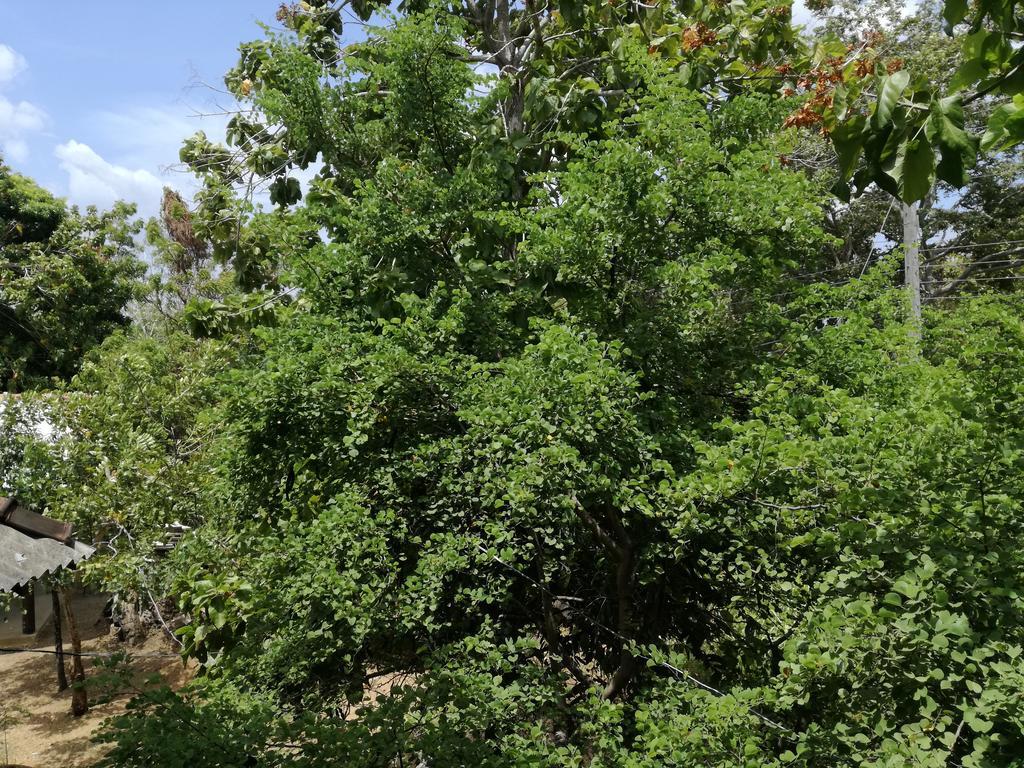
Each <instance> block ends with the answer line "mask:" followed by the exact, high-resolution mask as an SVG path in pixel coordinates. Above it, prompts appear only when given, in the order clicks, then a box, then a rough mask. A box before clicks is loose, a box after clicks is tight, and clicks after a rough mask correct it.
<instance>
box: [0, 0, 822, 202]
mask: <svg viewBox="0 0 1024 768" xmlns="http://www.w3.org/2000/svg"><path fill="white" fill-rule="evenodd" d="M279 5H280V0H205V2H204V1H200V0H178V2H175V3H166V2H154V0H130V1H129V0H50V2H46V3H43V2H24V0H21V1H20V2H19V1H17V0H0V153H2V154H3V155H4V157H5V160H6V162H7V163H8V164H9V165H11V166H12V167H14V168H15V170H17V171H20V172H22V173H25V174H27V175H29V176H31V177H33V178H34V179H36V180H37V181H38V182H39V183H41V184H42V185H44V186H45V187H47V188H48V189H50V190H51V191H53V192H55V193H56V194H58V195H61V196H64V197H67V198H68V199H69V200H70V201H71V202H72V203H77V204H79V205H87V204H97V205H101V206H105V205H109V204H110V203H112V202H113V201H114V200H115V199H119V198H120V199H127V200H133V201H135V202H137V203H138V204H139V206H140V212H141V213H142V214H143V215H150V214H152V213H154V212H155V211H156V209H157V204H158V200H159V198H160V194H161V189H162V187H163V186H164V185H165V184H166V185H170V186H173V187H175V188H178V189H181V190H182V191H184V192H186V193H188V192H189V191H190V190H191V189H192V188H194V187H193V182H192V180H191V178H190V177H189V176H187V175H185V174H183V173H182V172H180V171H179V170H175V169H173V168H171V167H170V166H173V165H174V164H175V163H176V162H177V158H178V148H179V147H180V145H181V142H182V139H184V138H185V137H187V136H189V135H191V134H192V133H194V132H195V131H196V130H200V129H202V130H205V131H206V132H207V133H208V134H209V135H211V137H218V138H219V137H220V135H221V134H222V132H223V126H224V123H225V122H226V118H224V117H222V116H221V117H206V118H200V117H197V115H198V114H199V113H204V112H206V113H209V112H214V111H217V110H218V109H223V108H224V107H225V106H230V101H225V97H224V96H223V95H222V94H218V93H216V92H215V91H213V90H211V88H210V87H208V86H213V87H214V88H219V87H221V78H222V76H223V74H224V73H225V72H226V71H227V70H228V69H229V68H230V67H231V66H232V65H233V64H234V62H235V58H236V56H235V54H236V49H237V46H238V44H239V43H241V42H243V41H246V40H252V39H255V38H258V37H260V36H261V31H260V29H259V27H258V26H257V21H260V20H262V21H268V22H272V21H273V18H274V14H275V12H276V10H277V8H278V6H279ZM797 18H798V20H802V19H805V18H806V14H805V13H804V12H803V11H802V10H798V11H797ZM204 84H205V85H204ZM218 101H219V102H220V105H219V106H218Z"/></svg>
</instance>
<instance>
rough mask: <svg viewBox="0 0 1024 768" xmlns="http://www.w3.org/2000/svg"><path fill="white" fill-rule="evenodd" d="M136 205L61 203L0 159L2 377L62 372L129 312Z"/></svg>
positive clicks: (12, 380)
mask: <svg viewBox="0 0 1024 768" xmlns="http://www.w3.org/2000/svg"><path fill="white" fill-rule="evenodd" d="M134 214H135V208H134V206H131V205H126V204H123V203H119V204H117V205H115V206H114V208H113V209H112V210H111V211H109V212H103V213H101V212H99V211H97V210H95V209H93V208H89V209H88V210H87V211H85V212H84V213H82V212H79V211H78V210H77V209H76V208H70V209H69V208H68V207H67V206H66V205H65V204H64V202H63V201H62V200H59V199H57V198H55V197H53V196H52V195H50V194H49V193H48V192H46V191H45V190H43V189H42V188H40V187H39V186H38V185H36V184H35V182H33V181H32V180H30V179H28V178H26V177H24V176H21V175H19V174H16V173H13V172H12V171H11V170H10V169H9V168H7V166H5V165H3V164H2V163H0V385H2V387H3V389H4V390H14V391H20V390H24V389H27V388H31V387H34V386H45V385H46V384H48V383H49V382H51V381H52V380H54V379H57V380H66V379H68V378H70V377H71V376H72V375H73V374H74V372H75V371H76V370H77V369H78V365H79V363H80V361H81V359H82V356H83V355H84V354H85V353H86V352H87V351H88V350H89V349H91V348H92V347H94V346H96V345H97V344H98V343H99V342H101V341H102V340H103V338H104V337H105V336H107V335H108V334H109V333H111V332H112V331H113V330H114V329H116V328H118V327H121V326H124V325H125V324H126V323H127V322H128V319H127V317H126V315H125V307H126V306H127V305H128V303H129V301H130V300H131V299H132V298H133V297H134V295H135V287H136V281H137V279H138V278H139V277H140V276H141V274H142V269H143V268H142V264H141V262H140V261H139V260H138V258H137V256H138V248H137V246H136V243H135V235H137V234H138V232H139V231H140V228H139V225H138V224H137V223H136V222H135V221H134V220H133V216H134Z"/></svg>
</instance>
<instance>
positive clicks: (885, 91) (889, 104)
mask: <svg viewBox="0 0 1024 768" xmlns="http://www.w3.org/2000/svg"><path fill="white" fill-rule="evenodd" d="M908 85H910V73H909V72H907V71H906V70H903V69H901V70H900V71H899V72H893V73H892V74H891V75H888V76H886V77H884V78H882V84H881V87H880V88H879V90H878V103H877V104H876V105H875V114H874V118H873V122H874V125H875V127H876V128H881V127H882V126H884V125H887V124H888V123H889V121H890V120H891V119H892V113H893V110H894V109H896V105H897V103H898V102H899V100H900V97H901V96H902V95H903V92H904V91H905V90H906V89H907V86H908Z"/></svg>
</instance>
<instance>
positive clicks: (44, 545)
mask: <svg viewBox="0 0 1024 768" xmlns="http://www.w3.org/2000/svg"><path fill="white" fill-rule="evenodd" d="M95 551H96V550H95V549H93V548H92V547H90V546H89V545H87V544H83V543H81V542H79V541H76V542H74V543H73V544H61V543H60V542H59V541H54V540H53V539H45V538H44V539H34V538H32V537H31V536H26V535H25V534H24V533H21V532H20V531H16V530H14V529H13V528H11V527H10V526H7V525H0V592H10V591H11V590H12V589H14V588H15V587H17V586H19V585H21V584H27V583H28V582H30V581H31V580H32V579H38V578H39V577H40V576H45V575H46V574H48V573H53V572H54V571H56V570H58V569H60V568H65V567H67V566H68V565H70V564H71V563H77V562H80V561H82V560H85V559H86V558H88V557H90V556H91V555H92V554H93V552H95Z"/></svg>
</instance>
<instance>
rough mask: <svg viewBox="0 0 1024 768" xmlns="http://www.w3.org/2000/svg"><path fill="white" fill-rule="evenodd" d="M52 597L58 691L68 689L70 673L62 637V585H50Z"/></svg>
mask: <svg viewBox="0 0 1024 768" xmlns="http://www.w3.org/2000/svg"><path fill="white" fill-rule="evenodd" d="M50 597H52V598H53V650H54V651H56V657H57V691H58V692H60V691H64V690H67V687H68V673H67V670H66V669H65V668H64V639H63V638H62V637H61V632H60V625H61V618H60V611H61V607H60V587H58V586H57V585H56V584H51V585H50Z"/></svg>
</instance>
